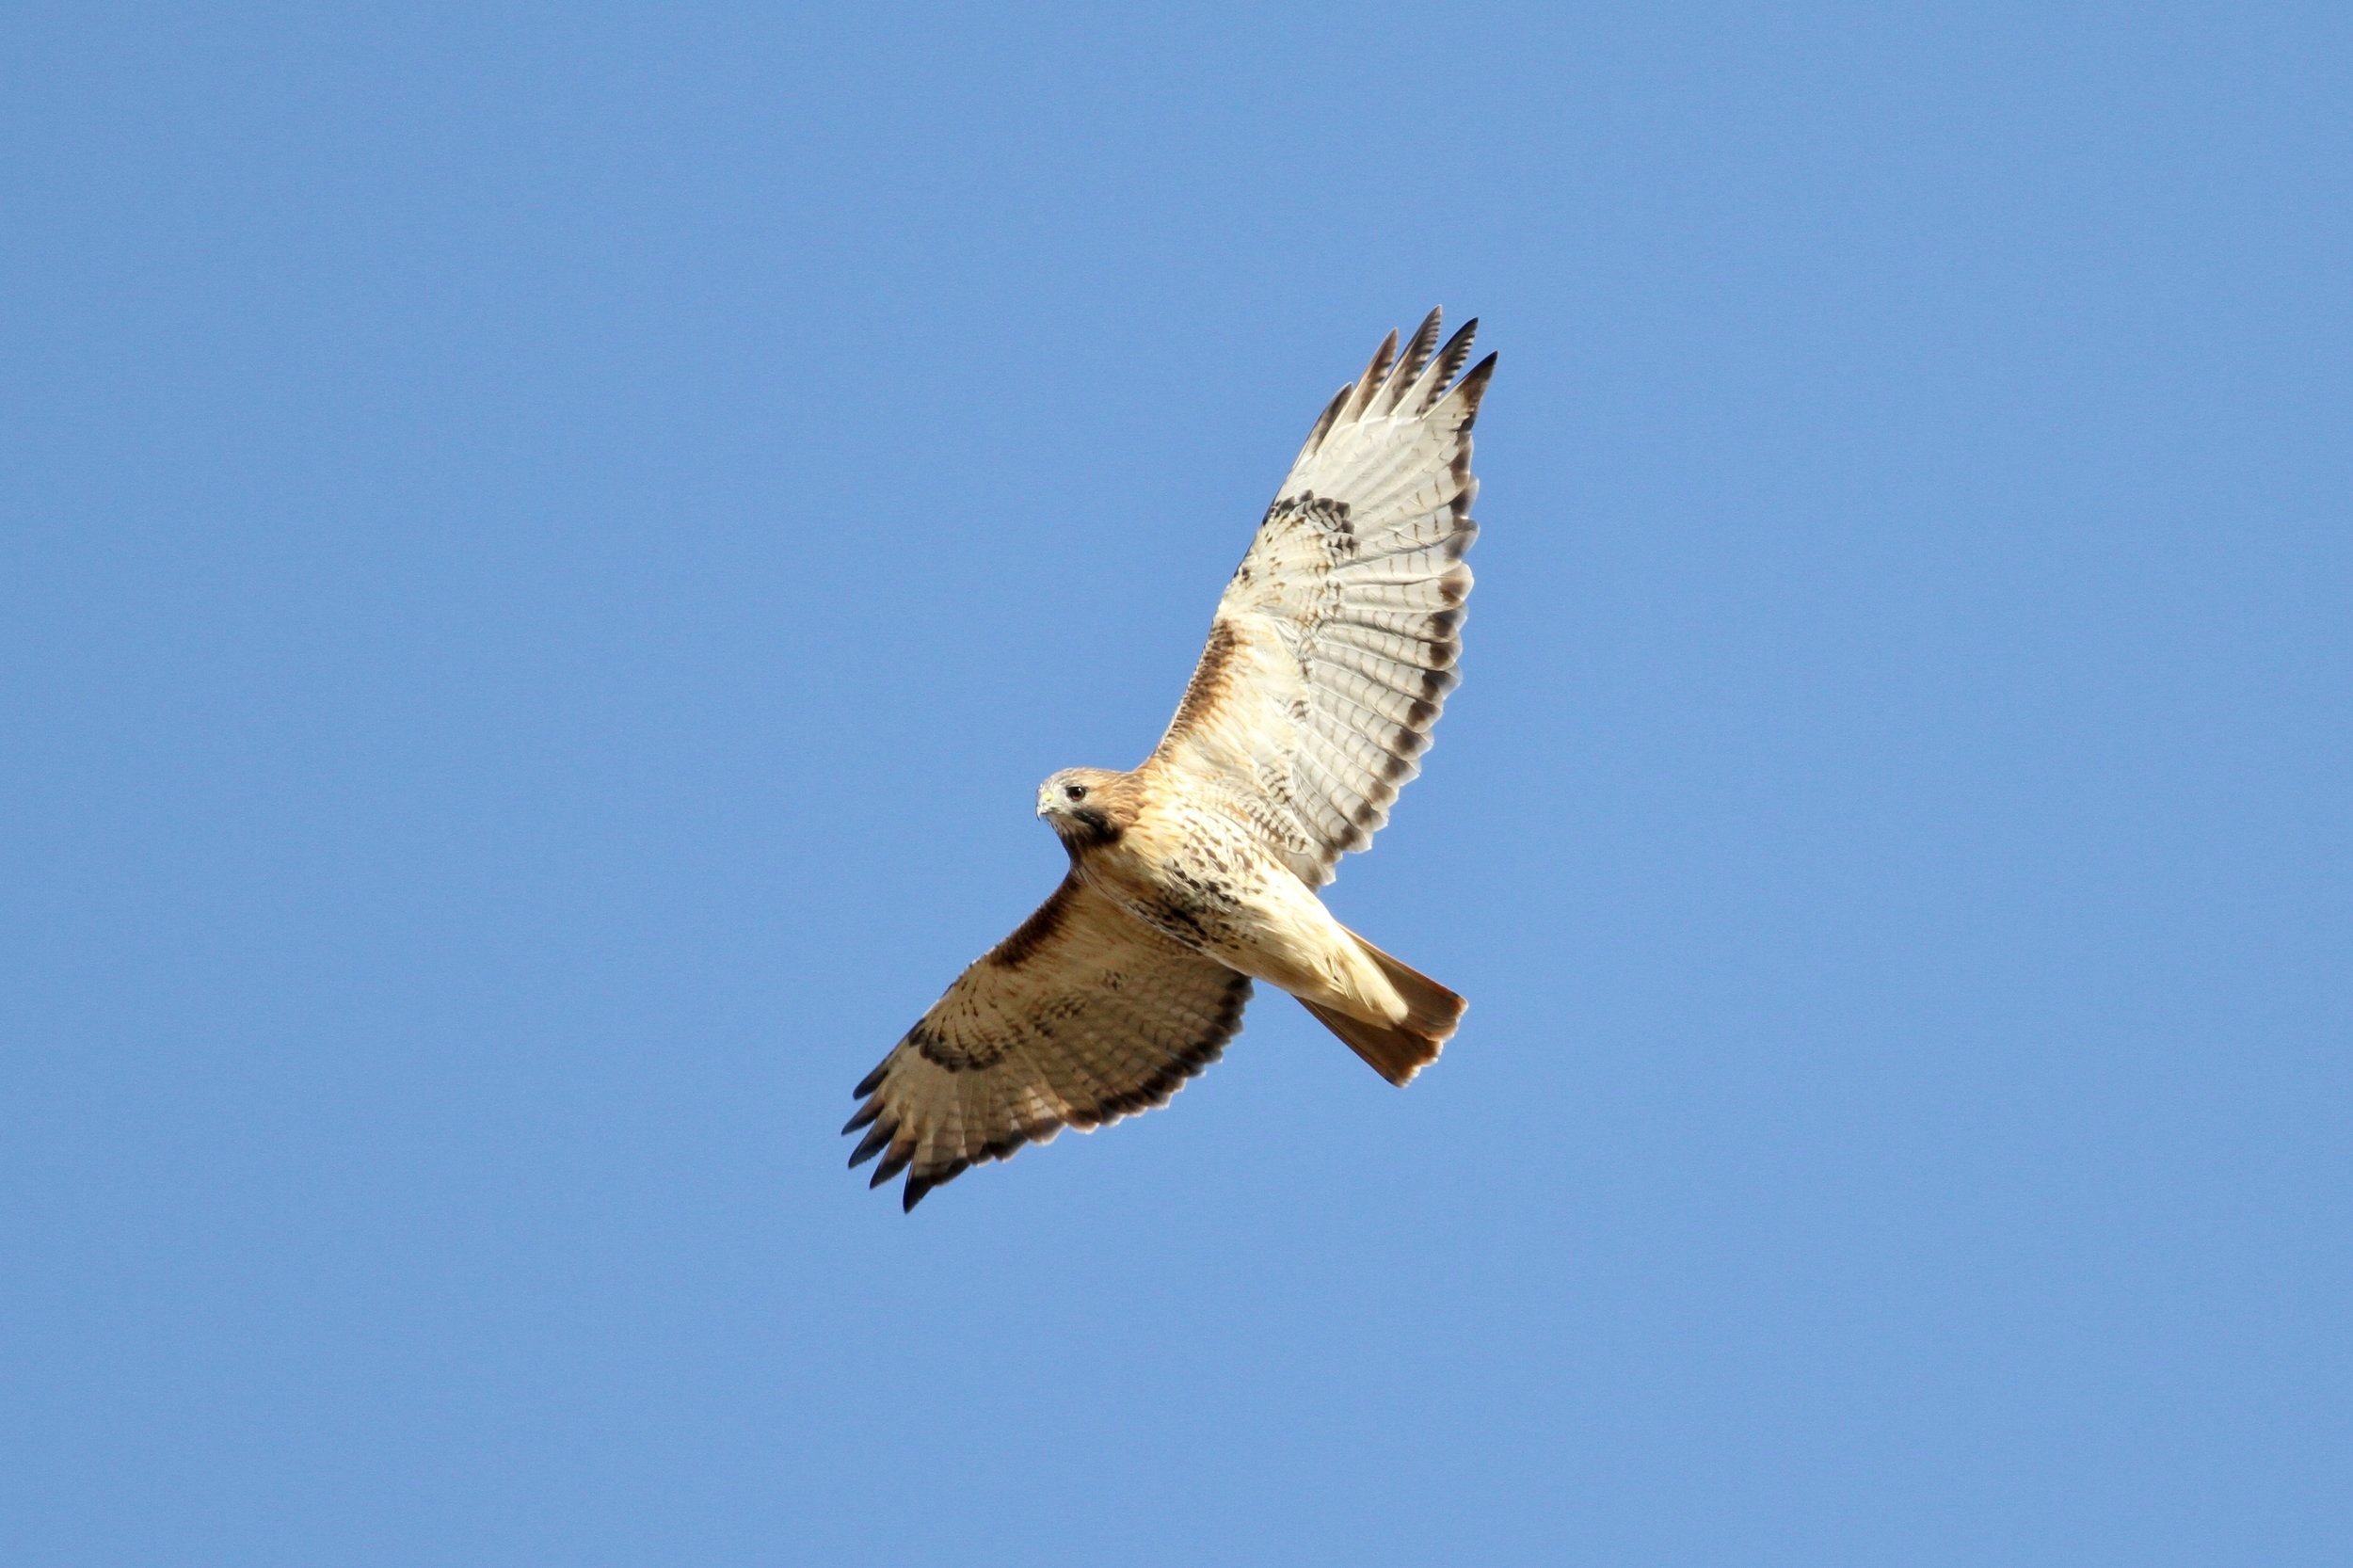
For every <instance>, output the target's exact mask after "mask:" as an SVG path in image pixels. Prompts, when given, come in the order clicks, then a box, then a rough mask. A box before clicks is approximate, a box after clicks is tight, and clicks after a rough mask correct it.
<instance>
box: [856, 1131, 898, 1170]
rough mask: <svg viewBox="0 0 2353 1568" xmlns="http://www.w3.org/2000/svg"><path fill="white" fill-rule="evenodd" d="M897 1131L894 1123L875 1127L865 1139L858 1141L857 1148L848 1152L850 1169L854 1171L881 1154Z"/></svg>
mask: <svg viewBox="0 0 2353 1568" xmlns="http://www.w3.org/2000/svg"><path fill="white" fill-rule="evenodd" d="M898 1130H899V1128H898V1126H897V1125H896V1124H895V1123H891V1122H883V1123H880V1124H878V1125H876V1126H875V1127H874V1128H873V1129H872V1130H871V1131H869V1132H868V1133H867V1134H866V1136H865V1137H863V1138H861V1139H859V1140H858V1145H857V1147H856V1148H854V1149H852V1150H851V1151H850V1169H851V1170H854V1171H855V1170H856V1169H857V1168H858V1167H859V1166H860V1165H863V1164H865V1163H866V1162H867V1161H868V1160H872V1159H873V1158H874V1156H876V1155H878V1154H880V1153H882V1151H883V1146H884V1145H885V1144H888V1143H889V1142H890V1137H891V1134H892V1133H895V1132H897V1131H898Z"/></svg>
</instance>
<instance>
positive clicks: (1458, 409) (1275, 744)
mask: <svg viewBox="0 0 2353 1568" xmlns="http://www.w3.org/2000/svg"><path fill="white" fill-rule="evenodd" d="M1478 325H1479V324H1478V323H1477V322H1476V321H1473V322H1471V323H1469V324H1467V325H1466V326H1465V327H1464V328H1462V330H1460V331H1459V332H1457V333H1455V334H1454V336H1453V337H1452V338H1450V339H1449V340H1448V342H1447V344H1446V346H1445V347H1443V348H1440V347H1438V346H1437V344H1438V312H1435V311H1433V312H1430V317H1429V319H1428V320H1426V321H1424V322H1423V323H1422V324H1421V328H1420V330H1418V331H1417V332H1416V333H1415V334H1414V336H1413V339H1412V341H1411V342H1409V343H1408V344H1406V345H1405V348H1404V352H1403V353H1399V351H1398V346H1397V334H1396V333H1394V332H1392V333H1390V334H1389V336H1388V338H1387V340H1386V341H1385V342H1384V343H1383V344H1382V345H1381V348H1380V351H1379V352H1378V353H1376V354H1374V355H1373V357H1372V362H1371V364H1369V365H1368V366H1367V367H1366V369H1365V373H1364V375H1362V376H1359V377H1357V379H1356V380H1355V381H1353V382H1352V383H1351V384H1349V385H1348V386H1345V387H1342V388H1341V389H1340V391H1339V393H1338V395H1337V396H1336V397H1334V398H1333V399H1332V402H1331V405H1330V406H1329V407H1327V408H1325V409H1324V410H1323V415H1322V417H1321V419H1319V420H1317V421H1316V424H1315V428H1314V429H1313V430H1311V431H1310V432H1309V433H1308V436H1307V442H1306V445H1305V446H1304V447H1302V448H1301V449H1300V453H1299V456H1298V458H1297V459H1296V460H1295V461H1293V463H1292V464H1291V470H1290V476H1289V478H1287V479H1285V480H1284V481H1283V485H1282V488H1281V489H1279V490H1277V491H1276V492H1275V496H1274V502H1273V504H1272V505H1271V506H1269V507H1268V508H1267V512H1266V517H1265V519H1264V520H1262V521H1261V522H1260V523H1259V524H1258V532H1257V537H1256V538H1255V539H1253V540H1252V541H1251V545H1250V551H1249V553H1248V554H1246V555H1244V556H1243V557H1242V562H1241V566H1240V567H1239V568H1236V569H1235V571H1234V576H1233V580H1232V581H1231V582H1230V583H1228V584H1226V588H1225V597H1224V598H1222V599H1220V600H1218V606H1217V616H1216V618H1215V619H1213V620H1212V621H1211V622H1210V623H1209V646H1208V647H1207V648H1204V649H1203V651H1202V654H1201V663H1200V664H1199V666H1198V667H1197V668H1195V669H1194V671H1193V680H1192V683H1191V684H1190V685H1188V686H1187V687H1186V688H1185V696H1184V700H1183V701H1182V702H1181V703H1180V704H1179V705H1178V707H1177V716H1176V719H1175V720H1174V721H1173V722H1172V723H1171V724H1170V725H1169V727H1168V733H1167V734H1166V735H1164V736H1162V737H1161V738H1160V744H1159V745H1158V746H1156V747H1155V748H1154V749H1153V752H1152V755H1151V756H1149V757H1147V758H1145V759H1144V763H1143V765H1142V766H1140V767H1138V768H1136V769H1135V770H1134V771H1132V772H1129V773H1112V772H1107V771H1105V770H1103V769H1100V768H1071V769H1067V770H1065V771H1064V772H1062V773H1058V774H1056V775H1054V776H1052V777H1051V778H1048V780H1047V781H1046V782H1045V783H1044V784H1043V785H1041V786H1040V787H1039V789H1038V794H1037V814H1038V815H1039V816H1041V817H1043V818H1045V819H1046V821H1047V822H1048V824H1051V825H1052V827H1053V829H1054V831H1055V833H1056V834H1057V835H1059V836H1060V838H1061V840H1062V842H1063V847H1064V849H1065V850H1067V851H1068V852H1069V856H1070V872H1069V874H1068V875H1067V876H1065V877H1064V878H1063V883H1062V886H1061V887H1060V888H1056V889H1055V891H1054V895H1053V896H1052V897H1051V898H1049V899H1048V900H1047V901H1046V903H1045V904H1043V905H1041V906H1040V907H1039V909H1038V910H1037V912H1036V913H1035V914H1033V915H1032V916H1031V917H1030V918H1029V919H1028V920H1024V921H1023V922H1022V923H1021V926H1020V928H1019V929H1018V930H1016V931H1015V932H1014V933H1013V935H1012V936H1008V937H1006V938H1005V939H1004V940H1003V941H1001V942H1000V943H998V944H997V946H996V947H994V948H993V949H991V950H990V951H989V952H987V953H986V954H984V956H982V957H981V958H980V959H978V960H976V961H975V962H974V963H973V965H972V966H971V968H968V969H966V970H965V971H964V973H963V974H962V975H961V976H959V977H958V978H957V980H956V983H955V984H952V985H951V986H949V987H948V990H947V994H946V995H944V996H942V997H941V998H940V999H939V1000H938V1002H937V1003H936V1004H935V1005H934V1006H933V1008H932V1010H931V1011H930V1012H928V1013H926V1014H924V1015H923V1016H922V1017H921V1018H920V1020H918V1021H917V1023H916V1025H915V1027H914V1028H913V1029H910V1030H908V1031H907V1032H906V1035H905V1037H904V1039H902V1040H901V1041H900V1042H899V1043H898V1045H897V1046H895V1047H893V1048H892V1049H891V1051H890V1054H889V1055H888V1056H886V1057H884V1058H883V1060H882V1063H881V1064H880V1065H878V1066H877V1067H875V1069H874V1070H873V1071H872V1072H871V1073H869V1074H867V1076H866V1078H865V1080H864V1081H863V1082H861V1083H859V1084H858V1086H857V1088H856V1091H855V1093H856V1096H858V1097H859V1098H860V1099H861V1100H862V1102H863V1103H862V1104H860V1106H859V1107H858V1111H857V1114H856V1115H855V1116H852V1117H851V1118H850V1122H849V1125H848V1126H847V1127H845V1128H842V1131H843V1132H845V1133H850V1132H857V1131H859V1130H860V1129H864V1132H865V1136H864V1137H863V1138H862V1139H861V1140H860V1141H859V1143H858V1144H857V1147H856V1151H855V1152H853V1153H852V1155H851V1156H850V1163H851V1164H852V1165H853V1166H856V1165H858V1164H860V1163H862V1162H863V1161H865V1160H871V1159H872V1158H873V1157H875V1156H876V1155H880V1156H881V1157H882V1163H881V1164H880V1165H879V1166H878V1167H876V1169H875V1171H874V1178H873V1182H872V1185H873V1186H877V1187H879V1186H881V1185H882V1184H883V1183H884V1182H886V1181H888V1180H889V1179H890V1178H891V1177H892V1176H897V1175H898V1174H899V1173H900V1172H901V1171H904V1172H905V1173H906V1189H905V1198H904V1203H905V1207H906V1208H910V1209H911V1208H914V1207H915V1206H916V1204H917V1203H918V1202H919V1201H920V1199H921V1198H922V1196H923V1194H924V1193H926V1192H930V1191H931V1190H932V1189H933V1188H934V1187H936V1186H938V1185H939V1184H940V1183H941V1182H943V1181H947V1180H949V1179H950V1178H952V1177H953V1176H956V1175H958V1174H959V1173H961V1172H962V1171H963V1170H964V1169H965V1168H966V1167H967V1166H969V1165H972V1164H975V1163H978V1162H980V1161H982V1160H1002V1159H1004V1158H1006V1157H1007V1156H1009V1155H1011V1154H1012V1153H1013V1152H1014V1151H1015V1150H1016V1149H1017V1148H1019V1147H1020V1146H1021V1145H1022V1144H1029V1143H1039V1144H1042V1143H1045V1142H1047V1141H1048V1140H1049V1139H1051V1138H1052V1137H1054V1135H1055V1134H1056V1133H1058V1132H1060V1131H1061V1130H1062V1129H1063V1128H1065V1127H1076V1128H1096V1127H1100V1126H1103V1125H1104V1124H1106V1123H1109V1122H1114V1121H1117V1120H1118V1119H1119V1118H1120V1117H1122V1116H1125V1115H1128V1114H1130V1113H1131V1112H1138V1111H1144V1110H1148V1109H1150V1108H1151V1107H1153V1106H1157V1105H1160V1104H1163V1103H1165V1102H1166V1101H1167V1099H1168V1097H1169V1096H1171V1095H1173V1094H1175V1093H1176V1092H1177V1090H1178V1089H1179V1088H1181V1087H1183V1085H1184V1082H1185V1080H1187V1079H1189V1078H1191V1077H1193V1075H1194V1074H1195V1073H1197V1072H1199V1071H1200V1070H1201V1069H1202V1068H1203V1067H1205V1066H1207V1065H1208V1064H1209V1063H1211V1062H1214V1061H1215V1060H1217V1058H1218V1055H1219V1053H1220V1052H1222V1051H1223V1050H1224V1049H1225V1043H1226V1041H1228V1040H1230V1039H1232V1038H1233V1036H1234V1034H1235V1032H1236V1031H1238V1030H1239V1029H1240V1028H1241V1012H1242V1006H1243V1004H1244V1003H1245V1002H1247V1001H1248V1000H1250V984H1251V982H1252V981H1253V980H1263V981H1265V982H1266V983H1267V984H1271V985H1274V986H1278V987H1280V988H1281V989H1283V990H1286V991H1289V993H1290V994H1291V995H1292V996H1294V997H1297V998H1298V999H1299V1000H1300V1002H1301V1003H1302V1004H1303V1005H1304V1006H1305V1008H1306V1009H1307V1011H1308V1012H1310V1013H1312V1014H1314V1015H1315V1016H1316V1017H1317V1018H1318V1019H1319V1020H1320V1021H1321V1022H1322V1024H1323V1025H1324V1026H1325V1027H1326V1028H1328V1029H1330V1030H1331V1031H1332V1032H1333V1033H1335V1034H1337V1035H1338V1036H1339V1037H1340V1038H1341V1039H1342V1040H1344V1041H1346V1042H1347V1043H1348V1045H1349V1046H1350V1047H1351V1048H1353V1049H1354V1051H1355V1052H1356V1054H1357V1055H1359V1056H1361V1057H1363V1058H1364V1059H1365V1060H1366V1061H1367V1062H1368V1063H1369V1064H1371V1065H1372V1067H1373V1070H1374V1071H1376V1072H1378V1073H1380V1074H1381V1076H1382V1077H1384V1078H1385V1079H1387V1080H1389V1081H1390V1082H1392V1083H1398V1084H1402V1083H1404V1082H1406V1081H1407V1080H1410V1079H1412V1078H1413V1076H1414V1075H1415V1074H1416V1073H1417V1072H1418V1071H1420V1069H1421V1068H1422V1067H1423V1066H1425V1065H1427V1064H1429V1063H1430V1062H1432V1061H1433V1060H1434V1059H1435V1058H1436V1057H1437V1054H1438V1050H1439V1048H1440V1047H1441V1046H1443V1045H1444V1044H1445V1043H1446V1041H1447V1039H1448V1038H1449V1036H1450V1035H1452V1034H1453V1032H1454V1029H1455V1025H1456V1023H1457V1022H1458V1021H1459V1020H1460V1019H1461V1017H1462V1016H1463V1009H1464V1001H1463V999H1462V998H1461V997H1458V996H1456V995H1455V994H1454V993H1453V992H1452V991H1449V990H1448V989H1447V988H1446V987H1445V986H1443V985H1440V984H1438V983H1437V982H1435V981H1433V980H1431V979H1430V978H1429V977H1427V976H1425V975H1422V974H1419V973H1417V972H1416V971H1415V970H1413V969H1411V968H1407V967H1406V966H1405V965H1403V964H1401V963H1400V962H1398V961H1397V960H1396V959H1394V958H1392V957H1390V956H1389V955H1388V954H1387V953H1385V952H1382V951H1381V950H1380V949H1378V948H1376V947H1374V946H1373V945H1372V944H1371V943H1369V942H1368V941H1366V940H1365V939H1364V938H1363V937H1361V936H1357V935H1356V934H1355V933H1354V932H1353V931H1350V930H1349V929H1348V928H1347V927H1346V926H1344V925H1342V924H1340V922H1339V921H1338V920H1335V919H1333V917H1332V914H1331V912H1330V911H1329V910H1327V909H1326V908H1324V906H1323V901H1322V900H1321V899H1320V898H1318V897H1317V896H1316V893H1315V889H1316V888H1320V887H1321V886H1322V885H1323V884H1324V883H1327V882H1329V881H1331V880H1332V874H1333V869H1334V867H1335V865H1336V864H1337V861H1338V859H1339V857H1340V856H1342V855H1345V854H1347V853H1348V852H1349V851H1351V850H1358V849H1363V848H1364V847H1365V846H1366V845H1367V844H1368V843H1369V842H1370V841H1371V839H1372V835H1373V833H1374V832H1375V831H1377V830H1378V829H1379V828H1380V827H1381V825H1382V824H1384V823H1385V822H1386V821H1387V820H1388V815H1389V804H1390V802H1392V801H1394V800H1395V799H1396V798H1397V792H1398V790H1399V788H1400V787H1401V786H1402V785H1403V784H1404V783H1405V781H1406V780H1408V779H1410V778H1412V777H1413V776H1414V775H1415V774H1416V773H1417V771H1418V770H1417V766H1416V763H1415V759H1416V758H1417V757H1419V756H1420V755H1421V753H1422V751H1423V750H1424V749H1425V748H1426V747H1428V745H1429V744H1430V730H1431V727H1432V726H1433V725H1434V724H1435V723H1436V722H1437V719H1438V710H1439V708H1440V706H1441V705H1442V704H1443V703H1444V702H1445V700H1446V694H1447V693H1448V691H1449V690H1450V689H1451V688H1452V687H1453V685H1454V682H1455V677H1454V664H1455V660H1456V658H1457V656H1458V655H1459V654H1460V653H1461V651H1462V639H1461V636H1460V628H1461V625H1462V620H1463V600H1464V599H1465V597H1466V596H1467V595H1468V594H1469V593H1470V586H1471V574H1470V568H1468V567H1466V566H1465V565H1464V564H1463V552H1465V550H1467V549H1468V548H1469V546H1470V542H1471V539H1472V537H1473V536H1474V535H1476V534H1477V532H1478V527H1477V525H1476V524H1475V523H1473V522H1472V520H1471V518H1470V505H1471V500H1472V498H1473V497H1474V496H1475V495H1477V494H1478V492H1479V481H1477V480H1476V479H1474V478H1472V477H1471V468H1470V463H1471V423H1472V421H1473V420H1474V419H1476V418H1477V417H1478V414H1479V401H1480V398H1481V394H1483V393H1484V392H1486V390H1487V380H1488V377H1489V376H1491V375H1492V374H1493V373H1494V370H1495V363H1496V359H1495V356H1494V355H1492V354H1490V355H1488V356H1487V357H1486V358H1485V359H1484V360H1481V361H1480V362H1479V363H1478V364H1477V365H1475V366H1473V367H1472V369H1471V371H1470V373H1469V374H1468V375H1466V376H1461V379H1459V380H1458V379H1456V377H1457V376H1458V375H1459V374H1460V373H1461V371H1462V369H1463V364H1464V361H1465V360H1467V359H1468V358H1469V357H1470V346H1471V337H1472V333H1473V332H1474V331H1475V329H1476V328H1477V327H1478Z"/></svg>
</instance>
